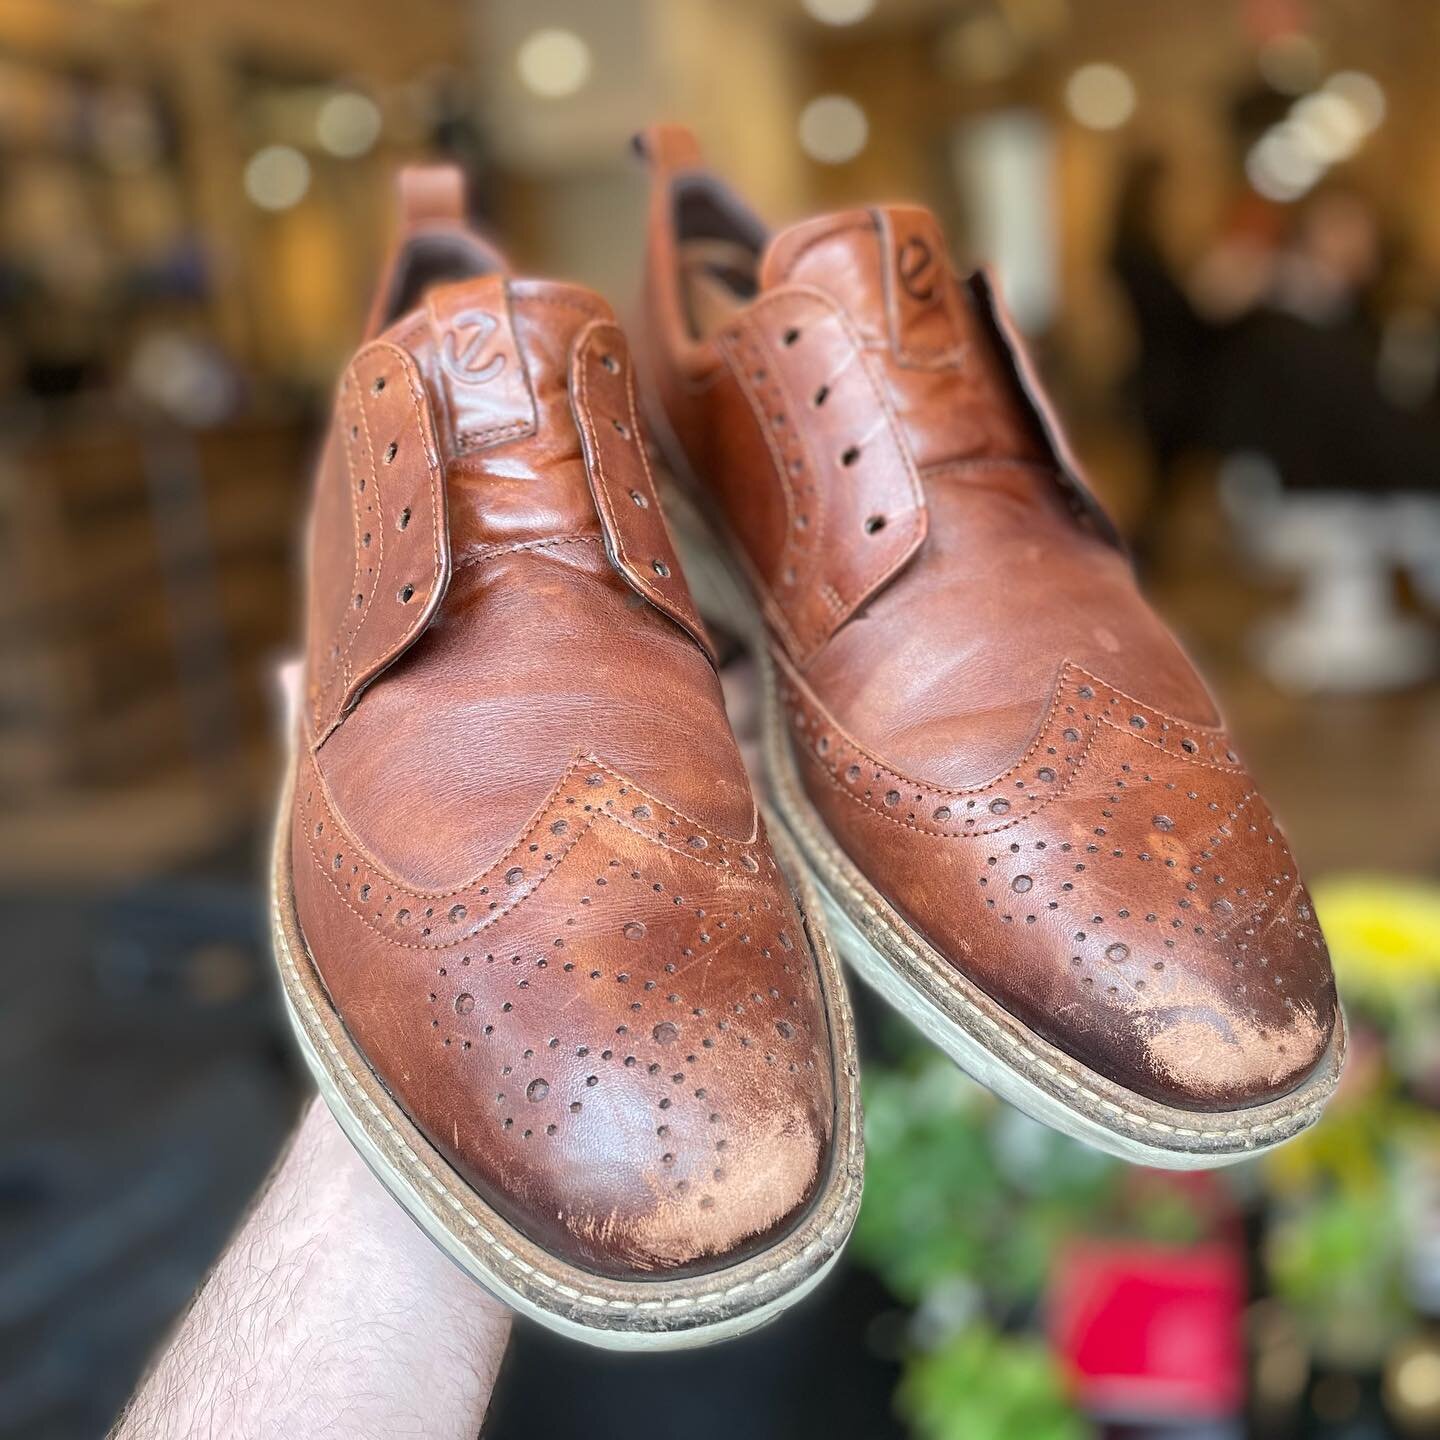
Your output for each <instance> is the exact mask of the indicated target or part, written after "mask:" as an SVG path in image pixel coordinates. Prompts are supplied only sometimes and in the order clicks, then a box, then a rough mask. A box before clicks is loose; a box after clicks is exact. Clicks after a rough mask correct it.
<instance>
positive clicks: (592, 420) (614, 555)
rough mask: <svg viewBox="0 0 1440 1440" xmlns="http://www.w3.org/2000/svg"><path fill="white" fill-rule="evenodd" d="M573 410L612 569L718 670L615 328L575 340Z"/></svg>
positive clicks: (597, 325)
mask: <svg viewBox="0 0 1440 1440" xmlns="http://www.w3.org/2000/svg"><path fill="white" fill-rule="evenodd" d="M570 406H571V409H572V410H573V412H574V415H575V424H576V426H577V428H578V429H579V431H580V443H581V447H582V449H583V450H584V453H585V469H586V472H587V474H588V475H589V479H590V491H591V494H592V495H593V496H594V497H595V508H596V510H597V511H598V513H599V515H600V524H601V528H602V530H603V531H604V535H605V553H606V554H607V555H608V556H609V557H610V563H611V564H612V565H614V566H615V568H616V569H617V570H618V571H619V572H620V573H621V575H623V576H624V577H625V580H626V583H627V584H629V585H630V587H631V588H632V589H633V590H635V591H637V592H638V593H639V594H641V595H643V596H644V597H645V599H647V600H648V601H649V602H650V603H651V604H652V605H654V606H655V607H656V608H657V609H658V610H663V611H664V612H665V614H667V615H668V616H669V617H670V618H671V619H672V620H673V621H674V622H675V623H676V624H677V625H679V626H680V628H681V629H682V630H686V631H688V632H689V633H690V635H692V636H693V637H694V639H695V640H696V641H697V643H698V644H699V645H700V648H701V649H702V650H704V652H705V654H706V655H707V656H709V658H710V663H711V664H712V665H713V664H715V663H716V656H715V649H714V646H713V645H712V644H711V643H710V636H709V634H708V633H707V632H706V629H705V622H704V621H703V620H702V619H701V618H700V612H699V611H698V610H697V609H696V608H695V601H694V600H693V599H692V598H691V595H690V587H689V585H687V584H686V582H685V574H684V571H683V570H681V568H680V557H679V556H678V555H677V554H676V553H675V544H674V541H672V540H671V538H670V531H669V528H668V527H667V526H666V524H665V516H664V514H663V513H662V512H661V509H660V497H659V495H658V494H657V492H656V489H655V479H654V476H653V475H652V474H651V472H650V460H649V457H648V456H647V455H646V453H645V440H644V436H643V435H642V434H641V432H640V417H639V414H638V413H637V407H636V404H635V367H634V365H633V364H632V362H631V360H630V353H629V350H628V348H627V347H626V344H625V337H624V335H623V334H622V333H621V331H620V328H619V326H617V325H615V324H613V323H611V322H610V321H604V320H594V321H591V323H590V324H589V325H587V326H586V327H585V328H584V329H583V330H582V331H581V332H580V334H579V335H578V336H577V337H576V340H575V346H574V349H573V350H572V351H571V354H570Z"/></svg>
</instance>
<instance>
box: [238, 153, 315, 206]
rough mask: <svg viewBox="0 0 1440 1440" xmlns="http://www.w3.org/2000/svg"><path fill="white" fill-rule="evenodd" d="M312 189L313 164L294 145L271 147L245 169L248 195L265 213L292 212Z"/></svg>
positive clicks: (252, 160) (254, 157) (257, 155)
mask: <svg viewBox="0 0 1440 1440" xmlns="http://www.w3.org/2000/svg"><path fill="white" fill-rule="evenodd" d="M309 188H310V162H309V161H308V160H307V159H306V158H305V157H304V156H303V155H302V154H301V153H300V152H299V151H298V150H297V149H296V148H295V147H294V146H293V145H267V146H265V148H264V149H263V150H257V151H256V152H255V153H254V154H253V155H252V156H251V157H250V162H249V164H247V165H246V166H245V193H246V194H247V195H248V196H249V197H250V199H251V200H253V201H254V202H255V204H257V205H258V206H259V207H260V208H261V209H262V210H288V209H290V207H291V206H292V205H298V204H299V203H300V201H301V200H303V199H304V198H305V192H306V191H307V190H308V189H309Z"/></svg>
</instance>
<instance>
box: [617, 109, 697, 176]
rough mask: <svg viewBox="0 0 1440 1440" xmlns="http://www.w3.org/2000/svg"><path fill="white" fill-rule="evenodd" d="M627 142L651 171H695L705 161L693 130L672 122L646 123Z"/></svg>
mask: <svg viewBox="0 0 1440 1440" xmlns="http://www.w3.org/2000/svg"><path fill="white" fill-rule="evenodd" d="M630 144H631V147H632V148H633V149H634V151H635V153H636V154H637V155H638V156H639V157H640V158H641V159H642V160H644V161H646V162H647V163H648V164H649V166H650V168H651V169H652V170H656V171H661V172H664V171H671V170H698V169H700V168H701V166H702V165H703V164H704V163H705V162H704V157H703V156H702V155H701V153H700V142H699V141H698V140H696V138H695V134H694V132H693V131H692V130H690V129H688V128H687V127H686V126H684V125H678V124H675V123H674V122H672V121H668V120H665V121H661V122H659V123H658V124H655V125H647V126H646V127H645V129H643V130H641V131H639V132H638V133H637V134H636V135H635V136H634V138H633V139H632V140H631V141H630Z"/></svg>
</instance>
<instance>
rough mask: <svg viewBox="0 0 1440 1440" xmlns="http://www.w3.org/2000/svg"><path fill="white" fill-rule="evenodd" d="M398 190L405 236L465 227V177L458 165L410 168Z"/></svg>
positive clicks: (397, 181) (401, 175) (398, 181)
mask: <svg viewBox="0 0 1440 1440" xmlns="http://www.w3.org/2000/svg"><path fill="white" fill-rule="evenodd" d="M395 191H396V200H397V203H398V206H399V211H400V231H401V234H402V235H403V234H408V233H410V232H412V231H415V230H425V229H429V228H431V227H433V226H437V225H441V226H444V225H453V226H456V227H461V226H463V225H464V224H465V176H464V175H463V174H462V173H461V170H460V167H459V166H458V165H406V166H405V167H404V168H403V169H402V170H401V171H400V173H399V175H398V176H396V179H395Z"/></svg>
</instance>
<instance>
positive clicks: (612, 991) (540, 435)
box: [292, 178, 834, 1277]
mask: <svg viewBox="0 0 1440 1440" xmlns="http://www.w3.org/2000/svg"><path fill="white" fill-rule="evenodd" d="M415 183H416V182H415V181H414V179H413V178H412V180H411V181H410V184H411V185H412V188H413V186H414V185H415ZM419 195H420V200H421V201H422V202H424V203H418V202H416V201H415V200H414V199H413V197H412V202H411V203H412V208H411V226H412V233H411V235H410V236H409V238H408V240H407V243H406V245H405V246H402V249H401V252H400V254H399V255H397V257H396V259H395V261H394V262H393V263H392V265H391V267H390V272H389V275H390V278H389V280H388V282H387V285H386V286H385V287H384V289H383V294H384V295H385V296H386V297H388V298H386V300H385V302H384V304H382V306H381V307H380V309H379V311H378V312H377V316H376V319H375V321H374V322H373V325H374V327H375V333H374V338H373V339H371V340H370V341H369V342H368V343H367V344H365V345H364V346H363V347H362V349H361V350H360V352H359V353H358V354H357V356H356V357H355V359H354V361H353V362H352V364H351V365H350V366H349V368H348V369H347V371H346V373H345V375H344V377H343V378H342V380H341V383H340V387H339V393H338V398H337V401H336V406H335V412H334V420H333V423H332V426H331V429H330V433H329V436H328V440H327V443H326V446H325V450H324V453H323V456H322V458H321V461H320V466H319V474H318V479H317V486H316V495H315V505H314V511H313V516H312V522H311V533H310V542H309V545H310V567H309V568H310V577H309V610H308V621H307V655H306V676H307V689H306V708H305V715H304V719H303V724H302V733H301V736H300V758H299V764H298V772H297V783H296V791H295V805H294V812H293V816H292V851H293V856H294V871H295V890H296V902H297V906H298V912H299V917H300V922H301V927H302V929H303V931H304V934H305V937H306V941H307V944H308V946H309V950H310V953H311V955H312V957H313V959H314V961H315V964H316V967H317V969H318V971H319V973H320V975H321V977H322V979H323V981H324V983H325V986H326V988H327V990H328V992H329V994H330V996H331V998H332V1000H333V1002H334V1004H335V1006H336V1008H337V1010H338V1012H339V1013H340V1015H341V1017H342V1018H343V1020H344V1022H345V1024H346V1026H347V1028H348V1029H349V1031H350V1032H351V1034H352V1035H353V1037H354V1039H355V1040H356V1042H357V1044H358V1045H359V1046H360V1047H361V1049H362V1050H363V1051H364V1053H365V1055H366V1058H367V1060H368V1061H369V1063H370V1064H371V1065H372V1066H373V1068H374V1069H375V1070H376V1071H377V1072H378V1073H379V1074H380V1076H381V1077H382V1078H383V1080H384V1081H385V1083H386V1084H387V1086H388V1087H389V1088H390V1090H391V1091H392V1093H393V1094H394V1095H395V1097H396V1098H397V1100H398V1101H399V1102H400V1103H401V1104H402V1105H403V1106H404V1108H405V1110H406V1111H407V1113H408V1114H409V1115H410V1116H411V1118H412V1119H413V1120H414V1121H415V1122H416V1123H417V1124H418V1125H419V1126H420V1127H421V1128H422V1129H423V1130H424V1131H425V1132H426V1133H427V1135H428V1136H429V1138H430V1139H431V1140H432V1141H433V1143H434V1144H435V1145H436V1146H437V1148H439V1149H440V1150H441V1151H442V1152H443V1153H444V1155H445V1156H446V1158H447V1159H448V1160H449V1161H450V1163H451V1164H452V1165H453V1166H454V1167H455V1169H456V1170H457V1171H459V1172H460V1173H461V1174H462V1175H463V1176H464V1177H465V1178H466V1180H467V1181H468V1182H469V1183H470V1184H471V1185H472V1186H474V1187H475V1188H476V1189H477V1190H478V1191H479V1192H480V1193H481V1194H482V1196H484V1197H485V1199H486V1200H487V1202H488V1203H490V1204H491V1205H492V1206H493V1207H494V1208H495V1209H497V1210H498V1211H499V1212H500V1213H501V1214H502V1215H504V1216H505V1217H506V1218H507V1219H508V1220H510V1221H511V1223H513V1224H514V1225H516V1226H517V1227H518V1228H519V1229H521V1230H522V1231H524V1232H525V1233H527V1234H528V1235H530V1236H531V1238H532V1239H534V1240H536V1241H537V1242H539V1243H541V1244H542V1245H544V1246H546V1247H547V1248H548V1249H550V1250H551V1252H552V1253H554V1254H556V1255H559V1256H560V1257H561V1258H563V1259H566V1260H568V1261H570V1262H571V1263H574V1264H576V1265H579V1266H581V1267H583V1268H586V1269H589V1270H592V1271H595V1272H597V1273H601V1274H607V1275H614V1276H621V1277H624V1276H632V1277H633V1276H635V1275H637V1274H644V1273H647V1272H665V1273H671V1274H673V1273H683V1272H686V1271H691V1270H697V1269H704V1268H708V1267H711V1266H713V1265H715V1264H719V1263H727V1262H729V1261H732V1260H734V1259H736V1258H739V1257H740V1256H741V1255H743V1254H745V1253H749V1252H750V1251H753V1250H754V1249H755V1248H757V1247H759V1246H760V1245H762V1244H764V1243H766V1242H767V1241H769V1240H772V1239H774V1238H775V1237H776V1236H777V1235H779V1234H781V1233H783V1232H784V1231H785V1230H786V1229H788V1228H789V1227H790V1226H791V1225H793V1223H794V1222H795V1221H796V1220H797V1219H798V1218H799V1217H800V1216H801V1215H802V1214H803V1213H804V1211H805V1209H806V1207H807V1206H808V1204H809V1202H810V1200H811V1198H812V1197H813V1195H814V1194H815V1193H816V1190H817V1188H818V1186H819V1184H820V1182H821V1181H822V1180H823V1178H824V1175H825V1173H826V1168H827V1165H828V1161H829V1154H830V1139H831V1126H832V1116H833V1109H834V1096H833V1089H832V1074H831V1065H832V1059H831V1048H830V1039H829V1032H828V1028H827V1026H828V1022H827V1016H826V1011H825V1006H824V1003H823V998H822V995H821V992H820V988H819V983H818V978H817V973H816V969H815V964H814V960H813V956H812V952H811V948H810V943H809V939H808V936H807V931H806V925H805V921H804V918H803V916H802V915H801V914H800V913H799V911H798V908H797V906H796V903H795V901H794V898H793V896H792V893H791V891H790V888H789V886H788V884H787V882H786V881H785V880H784V878H783V876H782V875H781V874H780V872H779V870H778V868H777V866H776V864H775V861H774V858H773V856H772V855H771V852H770V849H769V846H768V844H767V842H766V839H765V835H764V831H763V826H762V824H761V822H760V819H759V817H758V814H757V811H756V807H755V802H754V797H753V795H752V793H751V790H750V787H749V784H748V781H747V778H746V775H745V771H744V768H743V765H742V763H741V759H740V756H739V753H738V751H737V748H736V745H735V742H734V739H733V736H732V735H731V732H730V729H729V725H728V722H727V720H726V717H725V710H724V706H723V702H722V698H721V693H720V686H719V682H718V679H717V676H716V674H715V671H714V669H713V666H712V661H711V657H710V654H709V650H708V646H709V641H708V638H707V637H706V634H705V631H704V627H703V625H702V623H701V621H700V619H699V617H698V615H697V614H696V612H695V610H694V607H693V604H692V602H691V600H690V597H689V593H688V590H687V589H686V586H685V581H684V576H683V574H682V572H681V569H680V565H679V561H678V560H677V559H676V557H675V553H674V550H673V547H672V545H671V542H670V538H669V534H668V532H667V530H666V527H665V522H664V519H663V517H662V515H661V512H660V509H659V504H658V498H657V495H656V492H655V486H654V481H653V477H652V475H651V472H650V468H649V463H648V461H647V458H646V455H645V451H644V449H643V445H642V439H641V435H640V430H639V421H638V417H637V414H636V407H635V396H634V378H633V369H632V366H631V362H630V359H629V356H628V354H627V351H626V347H625V342H624V338H623V336H622V335H621V333H620V331H619V330H618V328H617V327H616V326H615V323H614V320H613V316H612V315H611V312H610V311H609V309H608V307H606V306H605V305H604V304H603V302H601V301H600V300H598V299H597V298H596V297H594V296H593V295H590V294H588V293H586V292H584V291H582V290H578V289H575V288H573V287H570V286H565V285H557V284H548V283H540V282H534V281H523V280H516V279H512V278H510V277H509V276H507V275H506V274H505V273H504V271H503V269H501V268H498V261H497V260H496V259H495V258H494V257H493V253H492V252H484V251H483V247H480V246H479V242H477V241H475V240H474V237H473V236H469V235H468V232H465V231H464V230H463V227H461V225H460V222H459V210H458V187H456V186H452V185H447V184H445V183H443V182H442V183H440V184H439V186H438V197H439V198H438V200H437V199H436V196H437V187H436V185H435V184H434V183H431V184H427V185H424V186H422V187H421V189H420V191H419ZM417 208H418V209H420V210H421V211H423V214H422V216H421V217H419V218H417V216H416V213H415V212H416V209H417ZM437 209H438V213H435V212H436V210H437ZM417 256H418V257H419V259H420V260H422V261H424V263H423V264H420V263H418V262H417ZM467 256H468V258H467ZM477 256H478V257H479V259H478V260H477ZM487 256H488V257H489V258H486V257H487ZM457 257H458V259H457ZM437 266H438V273H437V270H436V267H437ZM457 268H458V270H460V271H464V270H465V269H466V268H469V269H471V270H478V271H480V273H472V274H469V275H468V276H462V277H460V278H456V271H457ZM412 272H413V273H412ZM421 275H429V276H430V277H431V278H432V281H433V283H428V284H418V285H417V284H416V283H414V282H415V281H416V278H417V276H421ZM397 307H398V308H399V310H400V313H399V314H398V316H396V317H395V318H393V319H391V318H390V314H391V312H392V311H393V310H395V309H396V308H397Z"/></svg>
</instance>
